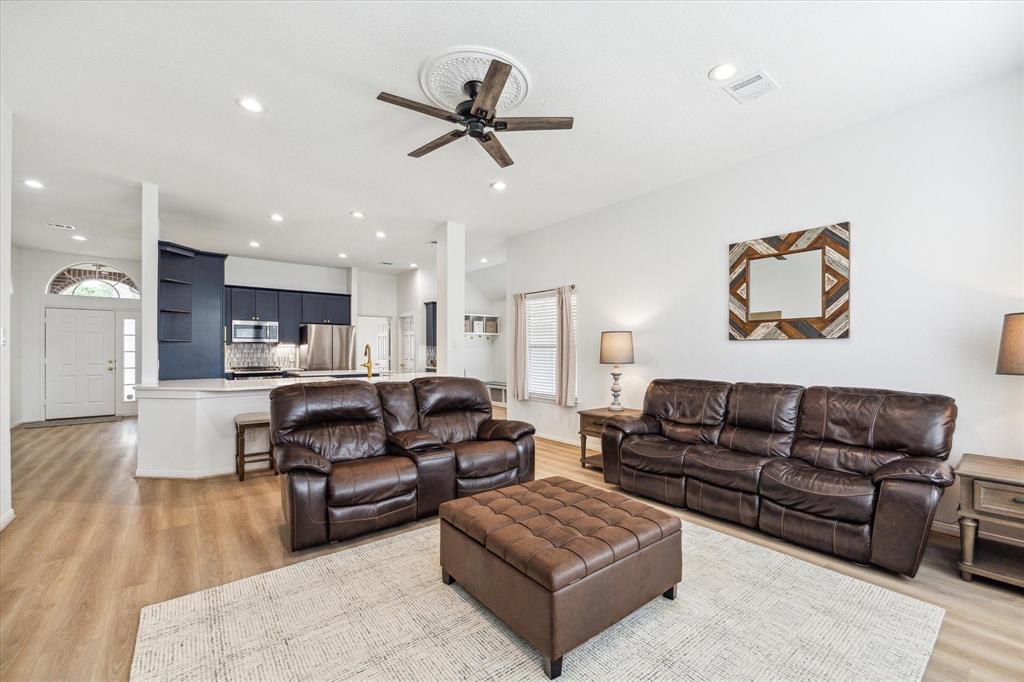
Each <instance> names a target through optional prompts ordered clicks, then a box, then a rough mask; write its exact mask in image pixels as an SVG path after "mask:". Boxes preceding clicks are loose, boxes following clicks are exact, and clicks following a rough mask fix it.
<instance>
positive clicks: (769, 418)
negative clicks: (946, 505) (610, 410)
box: [602, 379, 956, 577]
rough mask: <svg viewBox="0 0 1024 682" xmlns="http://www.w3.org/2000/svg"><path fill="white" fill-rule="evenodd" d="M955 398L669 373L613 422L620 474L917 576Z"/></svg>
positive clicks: (943, 482)
mask: <svg viewBox="0 0 1024 682" xmlns="http://www.w3.org/2000/svg"><path fill="white" fill-rule="evenodd" d="M955 424H956V405H955V404H954V402H953V399H952V398H948V397H946V396H940V395H924V394H917V393H903V392H898V391H887V390H881V389H865V388H835V387H825V386H815V387H812V388H808V389H804V388H802V387H800V386H794V385H787V384H753V383H737V384H728V383H725V382H714V381H696V380H686V379H658V380H655V381H654V382H652V383H651V385H650V386H649V387H648V389H647V394H646V396H645V398H644V414H643V415H642V416H641V417H639V418H636V419H634V418H627V417H614V418H612V419H609V420H608V421H607V422H606V423H605V428H604V432H603V435H602V451H603V459H604V476H605V480H606V481H608V482H609V483H617V484H618V485H620V486H621V487H622V488H623V489H625V490H627V491H630V492H635V493H638V494H641V495H645V496H647V497H652V498H655V499H658V500H662V501H664V502H668V503H670V504H673V505H675V506H678V507H686V508H689V509H693V510H695V511H700V512H703V513H706V514H709V515H712V516H717V517H719V518H724V519H727V520H729V521H733V522H735V523H741V524H743V525H746V526H749V527H751V528H760V529H761V530H762V531H764V532H766V533H768V534H770V535H774V536H776V537H780V538H784V539H786V540H788V541H790V542H794V543H797V544H801V545H806V546H809V547H813V548H815V549H818V550H820V551H824V552H829V553H831V554H835V555H838V556H841V557H844V558H847V559H852V560H853V561H857V562H860V563H871V564H875V565H877V566H881V567H883V568H887V569H889V570H891V571H894V572H896V573H903V574H905V575H908V576H911V577H913V576H914V575H915V574H916V573H917V569H918V567H919V566H920V563H921V556H922V554H923V552H924V547H925V544H926V542H927V539H928V531H929V529H930V527H931V522H932V518H933V516H934V514H935V508H936V506H937V505H938V502H939V498H940V497H941V496H942V490H943V488H945V487H947V486H949V485H951V484H952V483H953V472H952V470H951V469H950V467H949V465H948V464H946V462H945V461H944V460H945V459H946V457H947V456H948V455H949V451H950V449H951V447H952V438H953V430H954V427H955Z"/></svg>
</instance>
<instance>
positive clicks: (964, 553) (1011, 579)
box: [956, 454, 1024, 587]
mask: <svg viewBox="0 0 1024 682" xmlns="http://www.w3.org/2000/svg"><path fill="white" fill-rule="evenodd" d="M956 474H957V476H958V477H959V478H960V509H959V511H958V512H957V520H958V521H959V523H960V562H959V563H958V564H957V566H958V567H959V568H960V577H961V578H963V579H964V580H971V579H973V577H974V576H976V575H980V576H983V577H985V578H991V579H992V580H1001V581H1003V582H1006V583H1010V584H1011V585H1016V586H1017V587H1024V552H1021V548H1024V541H1021V540H1017V539H1016V538H1011V537H1006V536H1000V537H999V539H998V540H996V539H992V538H991V537H988V538H985V541H984V543H979V542H978V522H979V521H988V522H995V523H1000V524H1002V525H1005V526H1010V527H1013V528H1017V529H1021V530H1024V460H1019V459H1006V458H1004V457H988V456H986V455H969V454H965V455H964V456H963V457H962V458H961V459H960V462H959V463H958V464H957V465H956ZM978 550H982V551H978Z"/></svg>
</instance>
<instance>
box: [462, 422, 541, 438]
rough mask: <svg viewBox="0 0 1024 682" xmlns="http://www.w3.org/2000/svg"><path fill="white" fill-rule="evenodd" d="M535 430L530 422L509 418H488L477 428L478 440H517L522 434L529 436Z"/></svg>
mask: <svg viewBox="0 0 1024 682" xmlns="http://www.w3.org/2000/svg"><path fill="white" fill-rule="evenodd" d="M535 432H536V429H535V428H533V425H532V424H527V423H526V422H520V421H515V420H509V419H488V420H487V421H485V422H484V423H483V424H481V425H480V428H479V429H478V430H477V433H476V437H477V439H478V440H510V441H513V442H515V441H517V440H519V439H520V438H522V437H523V436H531V435H533V434H534V433H535Z"/></svg>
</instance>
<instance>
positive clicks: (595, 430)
mask: <svg viewBox="0 0 1024 682" xmlns="http://www.w3.org/2000/svg"><path fill="white" fill-rule="evenodd" d="M641 414H643V411H642V410H633V409H630V408H628V407H627V408H626V409H624V410H619V411H618V412H613V411H612V410H609V409H608V408H607V407H598V408H595V409H593V410H580V411H579V415H580V466H581V467H583V468H584V469H586V468H587V465H588V464H589V465H590V466H592V467H594V468H595V469H603V468H604V461H603V460H602V458H601V455H589V456H588V455H587V436H592V437H594V438H600V437H601V430H602V429H604V422H605V420H606V419H608V418H609V417H639V416H640V415H641Z"/></svg>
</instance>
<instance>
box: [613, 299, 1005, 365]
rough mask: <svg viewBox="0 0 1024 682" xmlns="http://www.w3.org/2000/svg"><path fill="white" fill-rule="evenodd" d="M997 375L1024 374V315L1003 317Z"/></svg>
mask: <svg viewBox="0 0 1024 682" xmlns="http://www.w3.org/2000/svg"><path fill="white" fill-rule="evenodd" d="M602 347H603V346H602ZM996 374H1024V313H1009V314H1007V315H1006V316H1005V317H1003V335H1002V337H1001V338H1000V340H999V360H998V361H997V362H996Z"/></svg>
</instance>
